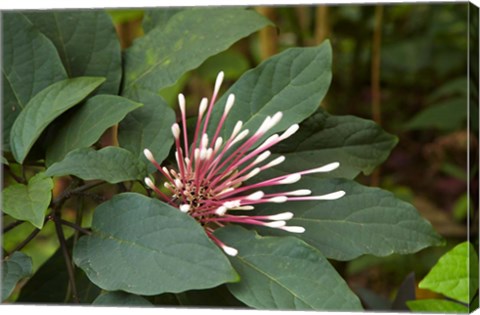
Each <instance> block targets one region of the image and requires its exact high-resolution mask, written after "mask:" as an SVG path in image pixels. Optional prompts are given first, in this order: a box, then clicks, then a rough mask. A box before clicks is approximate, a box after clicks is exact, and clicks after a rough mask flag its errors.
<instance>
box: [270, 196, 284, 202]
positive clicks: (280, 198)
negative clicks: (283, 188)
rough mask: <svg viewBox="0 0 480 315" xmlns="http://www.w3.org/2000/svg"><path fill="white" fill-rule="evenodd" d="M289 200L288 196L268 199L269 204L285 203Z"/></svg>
mask: <svg viewBox="0 0 480 315" xmlns="http://www.w3.org/2000/svg"><path fill="white" fill-rule="evenodd" d="M287 200H288V197H287V196H277V197H272V198H270V199H268V202H274V203H283V202H285V201H287Z"/></svg>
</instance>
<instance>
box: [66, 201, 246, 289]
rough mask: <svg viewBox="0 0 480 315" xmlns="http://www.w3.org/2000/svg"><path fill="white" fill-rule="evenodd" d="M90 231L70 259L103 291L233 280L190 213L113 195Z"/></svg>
mask: <svg viewBox="0 0 480 315" xmlns="http://www.w3.org/2000/svg"><path fill="white" fill-rule="evenodd" d="M92 230H93V234H92V235H91V236H85V237H83V238H81V239H80V240H79V242H78V243H77V246H76V247H75V248H74V254H73V255H74V261H75V264H76V265H78V266H79V267H81V268H82V269H83V270H84V271H85V272H86V274H87V276H88V277H89V278H90V280H91V281H92V282H93V283H95V284H97V285H98V286H99V287H101V288H103V289H105V290H109V291H116V290H122V291H126V292H129V293H134V294H141V295H154V294H160V293H164V292H173V293H176V292H182V291H185V290H190V289H203V288H210V287H214V286H217V285H219V284H222V283H225V282H231V281H237V280H238V275H237V274H236V272H235V271H234V270H233V269H232V267H231V265H230V263H229V262H228V259H227V258H226V257H225V255H224V254H223V253H222V252H221V250H220V249H219V248H218V247H217V246H216V245H215V244H214V243H213V242H212V241H210V240H209V239H208V237H207V236H206V234H205V232H204V231H203V228H202V227H201V226H200V225H199V224H198V223H197V222H196V221H195V220H194V219H193V218H191V217H190V216H188V215H186V214H184V213H182V212H180V211H179V210H178V209H176V208H173V207H171V206H169V205H168V204H165V203H163V202H160V201H158V200H156V199H152V198H148V197H145V196H142V195H139V194H134V193H125V194H120V195H116V196H115V197H113V198H112V199H111V200H110V201H108V202H105V203H103V204H101V205H100V206H99V207H98V208H97V209H96V210H95V213H94V217H93V222H92Z"/></svg>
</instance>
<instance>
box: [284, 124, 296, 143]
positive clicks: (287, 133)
mask: <svg viewBox="0 0 480 315" xmlns="http://www.w3.org/2000/svg"><path fill="white" fill-rule="evenodd" d="M299 128H300V126H299V125H298V124H294V125H291V126H290V127H289V128H288V129H287V130H285V132H284V133H283V134H282V135H281V136H280V139H281V140H285V139H287V138H288V137H290V136H291V135H293V134H294V133H295V132H297V130H298V129H299Z"/></svg>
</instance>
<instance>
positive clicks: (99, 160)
mask: <svg viewBox="0 0 480 315" xmlns="http://www.w3.org/2000/svg"><path fill="white" fill-rule="evenodd" d="M46 174H48V176H64V175H75V176H77V177H79V178H81V179H84V180H93V179H101V180H104V181H106V182H109V183H112V184H115V183H119V182H124V181H130V180H142V179H143V178H145V176H146V175H147V171H146V168H145V164H144V163H143V162H142V161H140V160H139V159H138V158H137V157H136V156H134V155H133V154H132V153H130V152H129V151H127V150H125V149H122V148H119V147H105V148H102V149H100V150H98V151H96V150H94V149H92V148H82V149H76V150H73V151H71V152H70V153H68V154H67V155H66V156H65V158H64V159H63V160H62V161H60V162H56V163H54V164H53V165H52V166H50V167H49V168H48V169H47V171H46Z"/></svg>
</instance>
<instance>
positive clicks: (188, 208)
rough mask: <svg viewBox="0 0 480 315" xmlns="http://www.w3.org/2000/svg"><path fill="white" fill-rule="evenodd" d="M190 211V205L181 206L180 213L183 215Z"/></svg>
mask: <svg viewBox="0 0 480 315" xmlns="http://www.w3.org/2000/svg"><path fill="white" fill-rule="evenodd" d="M189 210H190V205H187V204H183V205H180V211H182V212H183V213H186V212H188V211H189Z"/></svg>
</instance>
